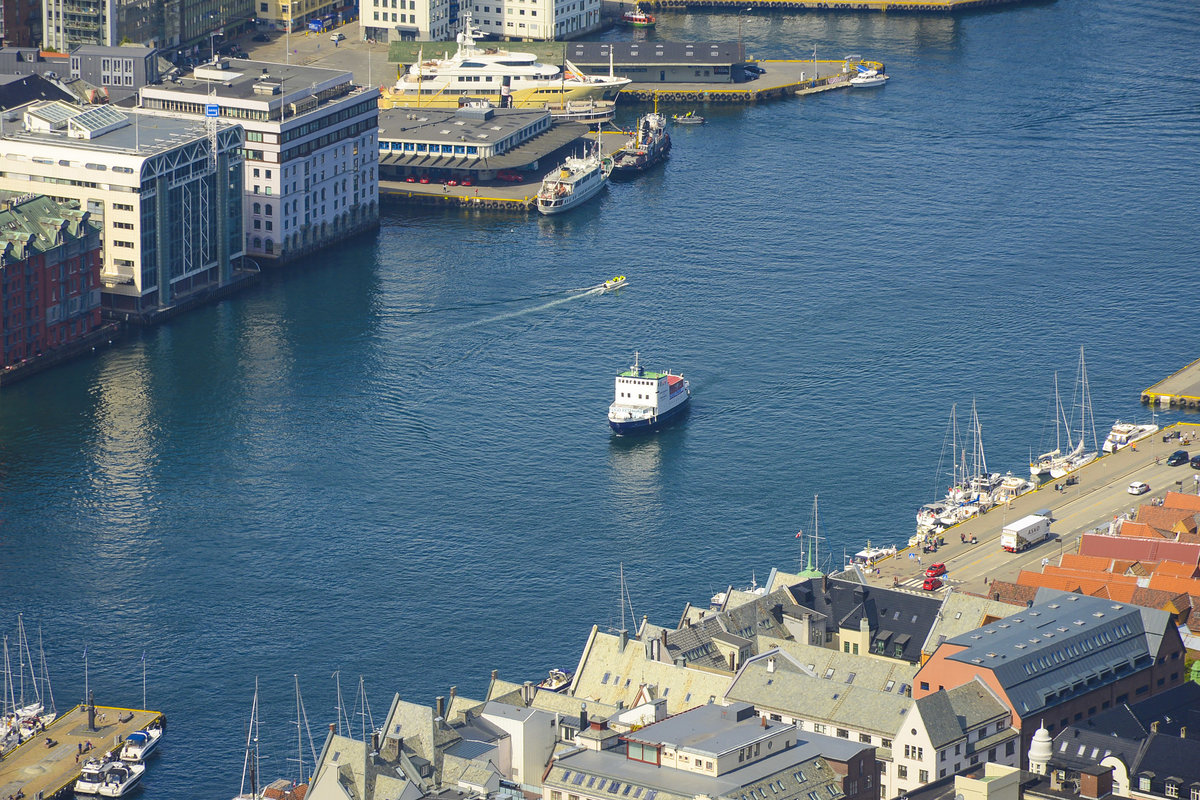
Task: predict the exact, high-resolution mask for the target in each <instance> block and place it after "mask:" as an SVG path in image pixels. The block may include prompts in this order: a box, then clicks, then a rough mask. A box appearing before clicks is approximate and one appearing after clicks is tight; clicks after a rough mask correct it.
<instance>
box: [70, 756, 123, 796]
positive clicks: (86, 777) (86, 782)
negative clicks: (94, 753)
mask: <svg viewBox="0 0 1200 800" xmlns="http://www.w3.org/2000/svg"><path fill="white" fill-rule="evenodd" d="M114 766H116V763H115V762H113V761H101V760H100V759H98V758H90V759H88V760H87V761H86V762H84V765H83V769H82V770H80V772H79V777H78V778H76V779H75V794H99V793H100V787H101V786H103V785H104V781H105V780H107V779H108V773H109V772H111V771H112V768H113V767H114Z"/></svg>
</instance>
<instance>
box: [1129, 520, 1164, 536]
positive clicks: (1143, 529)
mask: <svg viewBox="0 0 1200 800" xmlns="http://www.w3.org/2000/svg"><path fill="white" fill-rule="evenodd" d="M1121 535H1122V536H1125V537H1128V538H1131V539H1132V538H1138V539H1165V538H1167V537H1165V536H1163V535H1162V534H1161V533H1160V532H1159V531H1158V530H1156V529H1155V528H1151V527H1150V526H1149V525H1147V524H1146V523H1144V522H1132V521H1130V520H1126V521H1124V522H1122V523H1121Z"/></svg>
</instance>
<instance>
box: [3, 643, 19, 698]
mask: <svg viewBox="0 0 1200 800" xmlns="http://www.w3.org/2000/svg"><path fill="white" fill-rule="evenodd" d="M16 710H17V699H16V698H15V697H14V696H13V679H12V664H11V663H10V662H9V660H8V636H7V635H6V636H5V637H4V714H5V715H6V716H7V715H8V713H9V712H10V711H11V712H14V713H15V712H16Z"/></svg>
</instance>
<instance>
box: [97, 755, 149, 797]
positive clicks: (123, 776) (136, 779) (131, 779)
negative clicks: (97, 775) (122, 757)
mask: <svg viewBox="0 0 1200 800" xmlns="http://www.w3.org/2000/svg"><path fill="white" fill-rule="evenodd" d="M145 773H146V765H145V764H141V763H138V764H134V763H131V762H126V761H115V762H112V764H111V766H110V768H109V770H108V774H106V775H105V776H104V782H103V783H101V784H100V787H99V788H98V789H97V790H96V794H98V795H100V796H101V797H124V796H125V795H127V794H129V793H130V792H132V791H133V790H134V789H135V788H136V787H137V785H138V784H139V783H140V782H141V780H142V775H144V774H145Z"/></svg>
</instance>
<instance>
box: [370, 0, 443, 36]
mask: <svg viewBox="0 0 1200 800" xmlns="http://www.w3.org/2000/svg"><path fill="white" fill-rule="evenodd" d="M361 13H362V16H361V20H362V22H361V27H362V32H363V38H364V39H373V40H375V41H376V42H397V41H422V42H428V41H447V40H450V39H453V38H454V34H455V33H456V31H455V28H454V25H453V23H452V21H451V16H450V0H363V2H362V5H361Z"/></svg>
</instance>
